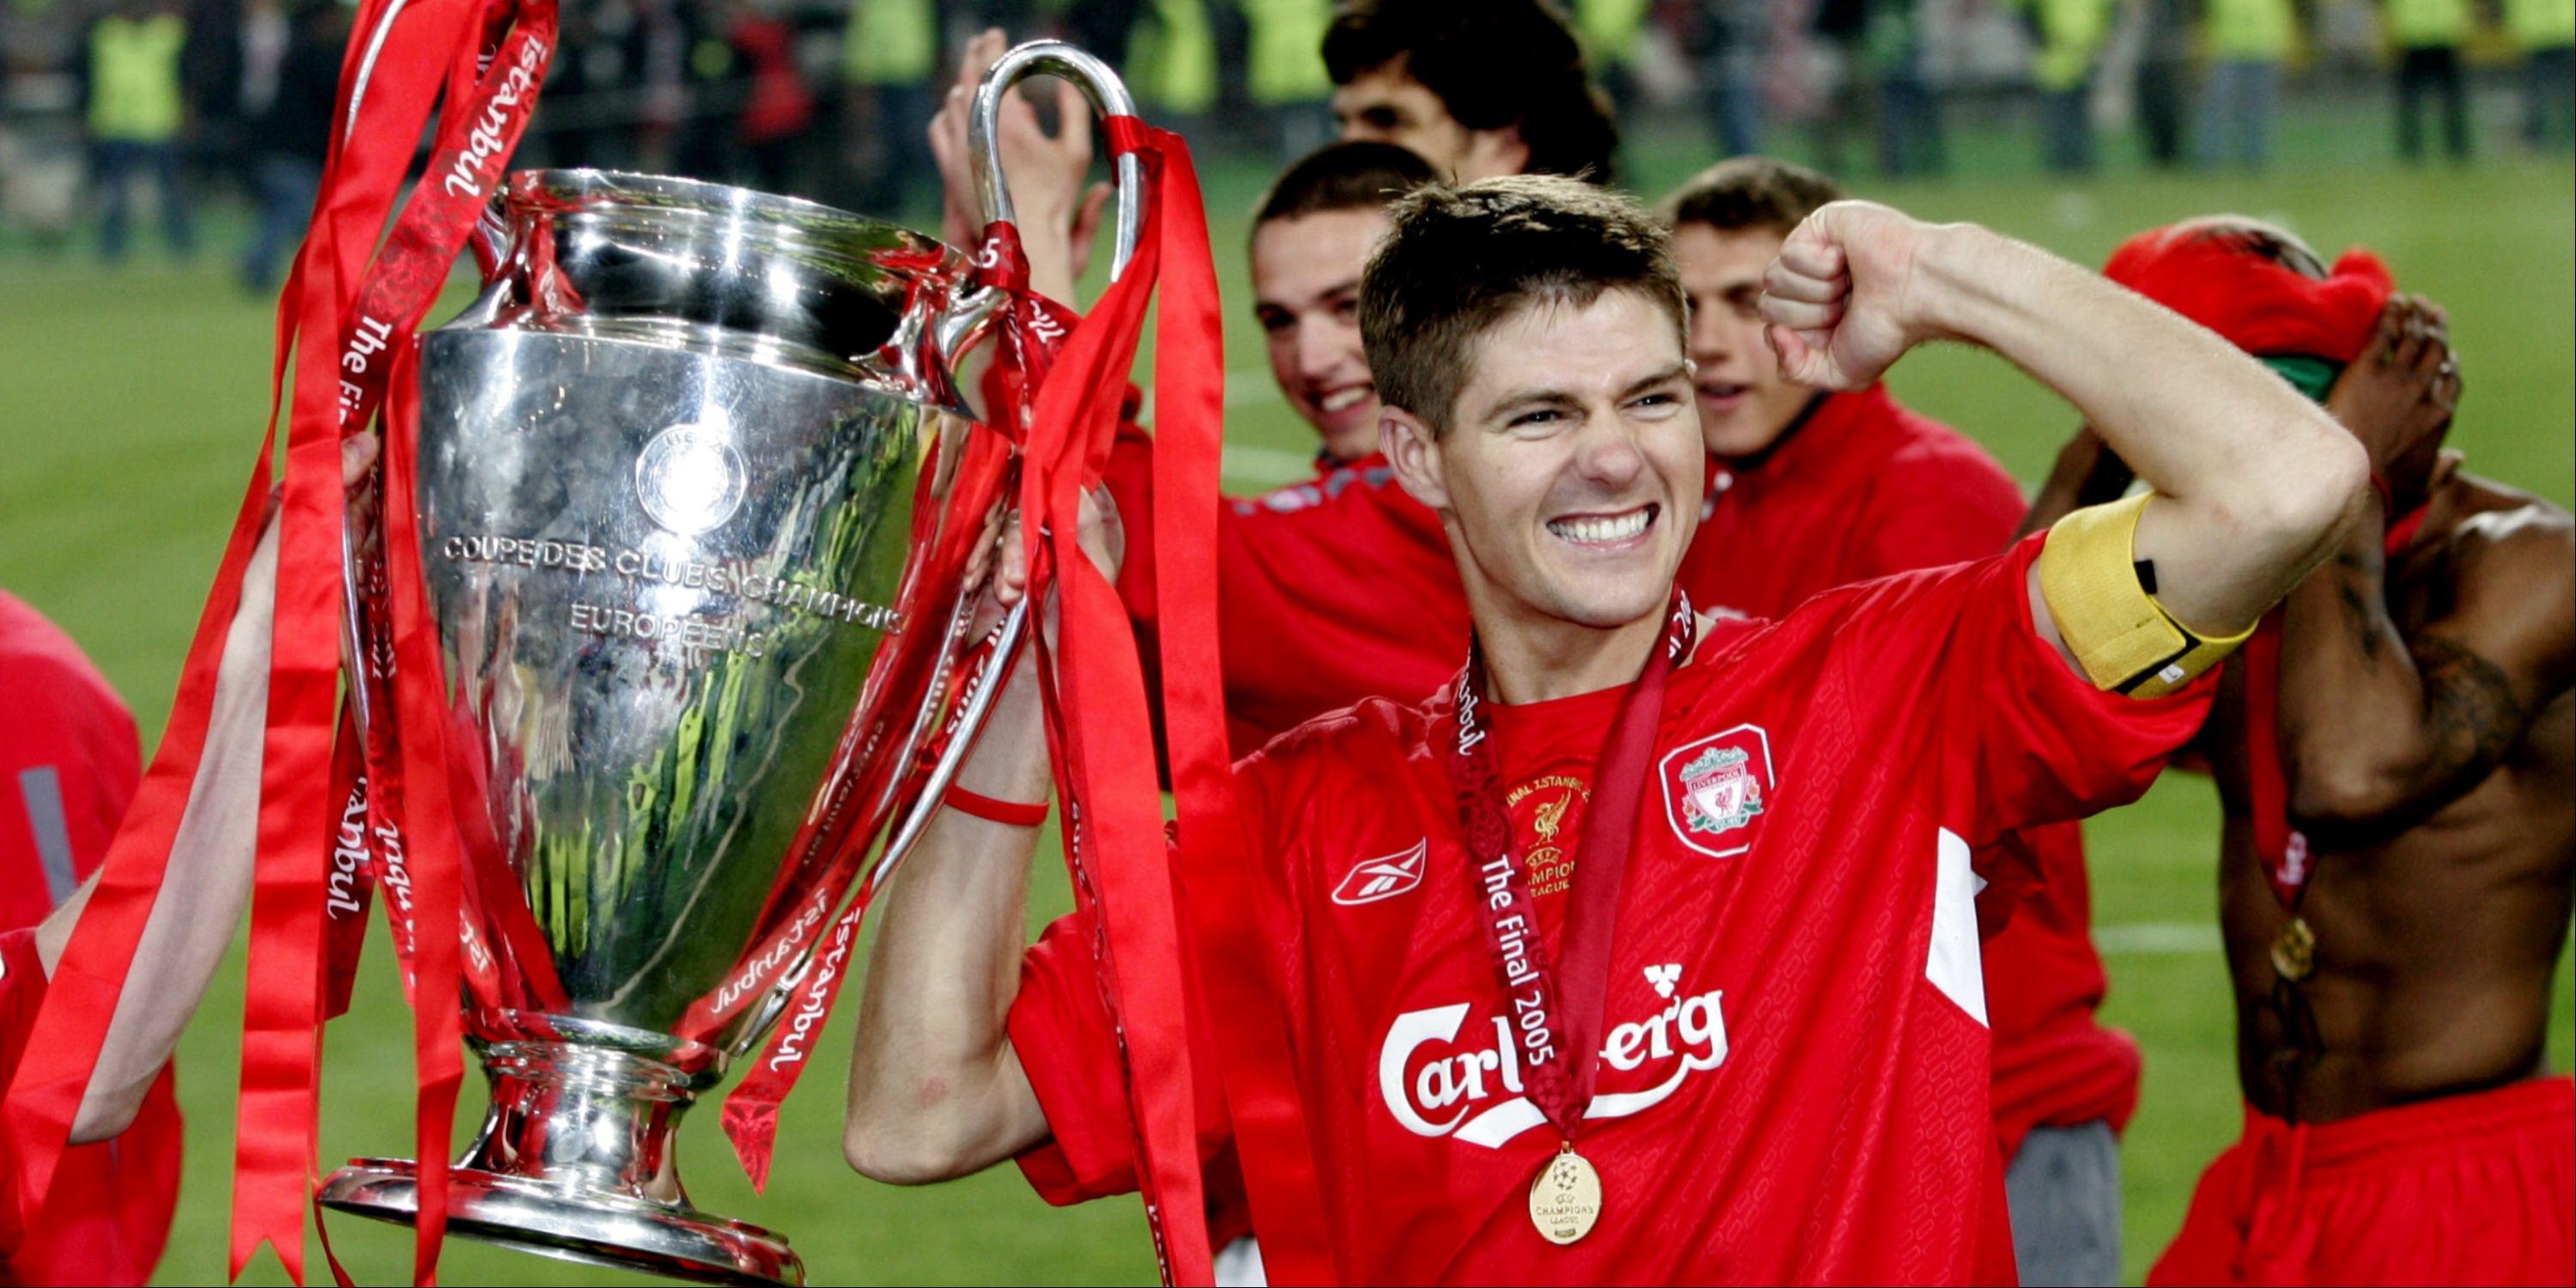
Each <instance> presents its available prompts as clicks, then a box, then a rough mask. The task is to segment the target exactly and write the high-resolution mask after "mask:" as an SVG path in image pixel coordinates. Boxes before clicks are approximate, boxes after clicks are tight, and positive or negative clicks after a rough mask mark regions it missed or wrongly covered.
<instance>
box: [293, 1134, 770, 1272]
mask: <svg viewBox="0 0 2576 1288" xmlns="http://www.w3.org/2000/svg"><path fill="white" fill-rule="evenodd" d="M320 1199H321V1202H322V1204H323V1206H325V1207H329V1208H332V1209H334V1210H336V1211H341V1212H347V1213H350V1214H352V1215H355V1216H363V1217H369V1218H372V1219H374V1220H378V1221H390V1222H393V1223H394V1224H396V1225H410V1224H412V1223H413V1221H414V1220H415V1219H416V1218H417V1217H418V1216H419V1215H420V1177H419V1172H418V1165H417V1164H415V1163H414V1162H413V1161H412V1160H410V1159H408V1158H353V1159H351V1160H349V1165H348V1166H347V1167H343V1168H341V1169H340V1170H338V1171H336V1172H333V1173H332V1174H331V1179H330V1180H328V1181H325V1182H323V1185H322V1192H321V1195H320ZM447 1228H448V1229H450V1230H453V1231H455V1232H456V1233H458V1234H461V1235H463V1236H465V1237H467V1238H469V1239H479V1240H482V1241H484V1242H487V1243H497V1244H501V1245H503V1246H506V1247H510V1248H515V1249H518V1250H519V1251H522V1252H533V1253H536V1254H538V1255H540V1256H547V1257H554V1258H558V1259H560V1260H564V1261H578V1262H582V1263H584V1264H587V1265H594V1266H612V1267H615V1268H617V1269H621V1270H634V1271H640V1272H642V1273H644V1274H648V1275H660V1276H663V1277H664V1278H669V1279H686V1280H690V1281H692V1282H696V1283H712V1284H782V1285H791V1286H794V1288H802V1285H803V1284H804V1282H805V1263H804V1261H803V1260H802V1259H801V1258H799V1257H798V1256H797V1255H796V1253H795V1250H794V1249H791V1248H789V1247H788V1246H787V1240H785V1239H783V1238H781V1237H779V1236H778V1235H775V1234H771V1233H770V1232H769V1231H767V1230H763V1229H761V1228H760V1227H759V1226H756V1225H745V1224H744V1223H742V1222H740V1221H731V1220H727V1219H725V1218H723V1217H719V1216H710V1215H708V1214H706V1213H704V1212H698V1211H695V1210H692V1209H690V1208H686V1207H677V1206H665V1205H662V1204H659V1203H644V1202H637V1201H635V1200H632V1199H624V1198H618V1197H615V1196H608V1195H597V1194H584V1193H580V1192H578V1191H572V1190H567V1189H564V1188H561V1187H558V1186H553V1185H546V1184H541V1183H538V1182H534V1181H529V1180H524V1179H521V1178H518V1177H512V1176H502V1175H499V1174H497V1173H494V1172H487V1171H484V1170H482V1169H481V1168H475V1167H457V1168H452V1169H450V1170H449V1172H448V1181H447Z"/></svg>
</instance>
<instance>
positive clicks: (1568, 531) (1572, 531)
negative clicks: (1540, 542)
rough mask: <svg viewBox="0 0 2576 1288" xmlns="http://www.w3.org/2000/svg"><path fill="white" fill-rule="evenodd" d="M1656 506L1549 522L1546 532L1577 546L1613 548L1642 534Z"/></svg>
mask: <svg viewBox="0 0 2576 1288" xmlns="http://www.w3.org/2000/svg"><path fill="white" fill-rule="evenodd" d="M1655 510H1656V507H1655V506H1653V505H1651V504H1649V505H1641V506H1638V507H1637V508H1636V509H1634V510H1629V511H1626V512H1625V513H1621V514H1585V515H1577V516H1574V517H1572V518H1566V519H1550V520H1548V521H1547V530H1548V531H1550V532H1553V533H1555V534H1556V535H1557V536H1558V537H1560V538H1562V539H1564V540H1566V541H1571V542H1573V543H1574V544H1576V545H1578V546H1614V545H1617V544H1619V543H1620V542H1623V541H1630V540H1634V539H1635V538H1637V537H1639V536H1642V535H1644V533H1645V531H1646V527H1647V525H1649V524H1651V523H1653V522H1654V521H1655Z"/></svg>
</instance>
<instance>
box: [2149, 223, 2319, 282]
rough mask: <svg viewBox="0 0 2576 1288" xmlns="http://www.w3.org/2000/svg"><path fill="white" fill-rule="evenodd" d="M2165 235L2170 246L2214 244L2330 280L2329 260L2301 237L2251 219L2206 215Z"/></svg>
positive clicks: (2279, 227) (2308, 275)
mask: <svg viewBox="0 0 2576 1288" xmlns="http://www.w3.org/2000/svg"><path fill="white" fill-rule="evenodd" d="M2164 235H2165V238H2166V240H2167V242H2168V243H2169V244H2170V243H2173V242H2192V241H2214V242H2217V243H2219V244H2220V245H2223V246H2225V247H2227V248H2228V249H2229V250H2232V251H2237V252H2239V253H2241V254H2246V255H2251V256H2253V257H2254V258H2256V259H2260V260H2266V261H2269V262H2271V263H2273V264H2277V265H2279V266H2280V267H2282V268H2286V269H2288V270H2289V271H2291V272H2293V273H2296V274H2298V275H2299V276H2301V277H2305V278H2311V279H2313V280H2316V281H2320V282H2322V281H2324V280H2326V278H2327V276H2328V273H2327V271H2326V261H2325V257H2324V256H2322V255H2319V254H2317V252H2316V249H2315V248H2314V247H2311V246H2309V245H2308V244H2307V243H2306V242H2304V241H2301V240H2299V235H2298V234H2297V233H2294V232H2291V231H2290V230H2289V229H2287V228H2283V227H2282V226H2280V225H2279V224H2276V223H2271V222H2269V221H2266V220H2261V219H2256V218H2254V217H2253V216H2251V215H2202V216H2199V217H2198V218H2194V219H2186V220H2183V221H2182V222H2180V223H2177V224H2174V225H2172V226H2171V227H2168V228H2166V229H2165V230H2164Z"/></svg>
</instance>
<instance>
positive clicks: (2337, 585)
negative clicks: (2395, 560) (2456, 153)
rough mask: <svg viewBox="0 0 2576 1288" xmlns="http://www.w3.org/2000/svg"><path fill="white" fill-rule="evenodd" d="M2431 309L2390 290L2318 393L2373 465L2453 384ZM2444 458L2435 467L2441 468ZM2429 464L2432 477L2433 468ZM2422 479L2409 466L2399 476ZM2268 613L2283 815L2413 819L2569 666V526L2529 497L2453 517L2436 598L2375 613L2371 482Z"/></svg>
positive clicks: (2406, 450)
mask: <svg viewBox="0 0 2576 1288" xmlns="http://www.w3.org/2000/svg"><path fill="white" fill-rule="evenodd" d="M2443 321H2444V319H2443V318H2442V316H2441V313H2440V310H2438V309H2431V308H2427V307H2423V306H2421V305H2419V304H2418V302H2415V301H2409V300H2400V301H2395V302H2392V304H2391V306H2390V309H2389V312H2388V314H2387V315H2386V316H2385V317H2383V318H2382V320H2381V325H2380V331H2379V334H2378V335H2377V336H2376V337H2374V339H2373V340H2372V344H2371V348H2370V350H2369V352H2367V353H2365V354H2363V355H2362V358H2361V360H2360V361H2358V362H2355V363H2354V364H2353V365H2352V366H2351V367H2349V368H2347V369H2346V370H2345V372H2344V374H2343V376H2342V378H2341V379H2339V380H2338V381H2336V383H2335V388H2334V392H2333V394H2332V395H2331V396H2330V397H2329V398H2328V400H2327V403H2326V406H2327V408H2328V410H2330V411H2332V412H2334V413H2335V416H2336V418H2337V419H2338V420H2340V421H2341V422H2342V423H2343V424H2344V425H2345V427H2346V428H2348V429H2350V430H2351V431H2352V433H2353V436H2354V437H2355V438H2356V439H2357V440H2359V441H2360V442H2361V444H2362V445H2363V447H2364V448H2365V449H2367V450H2368V451H2369V452H2370V455H2371V464H2372V467H2373V469H2374V470H2375V471H2376V472H2377V473H2378V474H2379V475H2380V476H2382V477H2390V476H2392V475H2395V476H2397V477H2398V478H2399V479H2401V480H2402V479H2403V476H2404V473H2405V464H2404V463H2405V462H2408V461H2410V460H2420V459H2422V457H2423V456H2424V452H2423V451H2422V450H2420V445H2423V444H2426V443H2427V442H2428V441H2429V440H2430V438H2431V436H2432V435H2433V434H2435V433H2437V432H2438V431H2439V430H2440V429H2441V428H2442V427H2443V426H2444V425H2446V424H2447V423H2448V421H2449V420H2450V414H2451V407H2452V404H2453V402H2454V401H2455V399H2456V398H2457V390H2458V385H2457V383H2456V377H2455V376H2454V375H2453V373H2454V372H2455V371H2456V367H2454V366H2453V365H2452V364H2451V363H2450V361H2449V356H2450V355H2449V346H2448V343H2447V340H2446V338H2445V328H2444V326H2443ZM2451 467H2452V462H2451V461H2449V460H2445V461H2444V462H2443V463H2442V464H2441V465H2439V466H2437V467H2436V469H2437V471H2441V472H2447V471H2448V470H2449V469H2450V468H2451ZM2437 477H2438V475H2437ZM2411 482H2414V483H2415V484H2416V487H2413V488H2408V489H2407V490H2408V491H2415V490H2420V489H2421V482H2422V481H2421V480H2420V479H2419V480H2412V481H2411ZM2364 506H2365V508H2364V510H2363V518H2362V521H2361V522H2360V523H2358V524H2356V525H2354V527H2353V529H2352V530H2351V531H2350V532H2349V533H2347V534H2346V535H2345V537H2344V539H2343V542H2342V545H2341V546H2340V548H2338V549H2337V550H2336V551H2335V553H2334V555H2333V557H2332V558H2331V559H2330V560H2328V561H2327V563H2326V565H2325V566H2324V567H2322V568H2319V569H2318V570H2317V571H2316V572H2315V573H2314V574H2313V575H2311V576H2310V577H2309V578H2308V579H2307V580H2306V581H2304V582H2301V583H2300V584H2299V587H2298V589H2297V590H2294V591H2292V592H2291V593H2290V597H2289V600H2288V602H2287V605H2286V607H2285V611H2284V612H2283V614H2282V619H2283V621H2282V638H2281V673H2282V676H2283V682H2282V685H2281V707H2280V738H2281V755H2282V761H2283V769H2284V771H2285V773H2286V776H2287V777H2288V780H2289V788H2290V801H2289V804H2290V814H2291V816H2292V819H2293V821H2295V822H2296V823H2297V824H2298V826H2299V827H2300V828H2301V830H2303V831H2305V832H2307V833H2308V834H2309V835H2310V836H2312V837H2314V838H2316V839H2317V840H2318V841H2319V842H2321V843H2324V844H2327V845H2329V846H2332V847H2335V848H2348V847H2351V846H2354V845H2364V844H2368V843H2370V842H2371V841H2373V840H2375V839H2378V838H2380V837H2383V836H2385V835H2387V834H2389V833H2392V832H2395V831H2399V830H2402V829H2404V828H2407V827H2411V826H2413V825H2415V824H2416V823H2418V822H2421V821H2422V820H2423V819H2424V818H2425V817H2426V816H2427V815H2430V814H2431V813H2433V812H2434V811H2435V810H2438V809H2440V808H2441V807H2443V806H2444V805H2447V804H2449V803H2450V802H2451V801H2453V800H2455V799H2457V798H2458V797H2459V796H2460V794H2461V793H2463V792H2466V791H2468V790H2469V789H2470V788H2472V787H2474V786H2476V785H2477V784H2478V783H2479V782H2480V781H2481V780H2483V779H2484V778H2485V777H2486V775H2487V774H2488V772H2489V771H2491V770H2493V769H2494V768H2495V766H2496V764H2497V762H2499V761H2501V760H2502V759H2503V758H2504V757H2505V756H2506V754H2507V753H2509V752H2511V751H2512V749H2513V748H2514V747H2515V746H2516V745H2518V744H2520V743H2521V741H2522V738H2523V735H2524V733H2525V732H2526V731H2527V730H2528V729H2529V728H2530V727H2531V722H2532V720H2533V719H2534V718H2536V717H2537V716H2538V715H2539V713H2540V711H2541V709H2542V708H2543V707H2545V706H2547V705H2548V703H2549V700H2550V699H2551V698H2552V697H2554V696H2556V695H2557V694H2558V693H2560V692H2562V691H2564V690H2565V689H2566V688H2567V687H2568V685H2569V684H2570V683H2571V681H2576V529H2571V527H2570V525H2569V523H2568V520H2567V516H2566V515H2564V514H2563V513H2559V512H2556V511H2552V510H2546V509H2542V508H2539V507H2533V508H2531V509H2527V510H2519V511H2500V512H2495V513H2490V514H2486V515H2481V516H2475V517H2472V518H2471V519H2469V520H2468V521H2467V522H2466V523H2465V524H2464V525H2463V526H2462V529H2461V531H2460V532H2459V533H2458V534H2457V535H2456V536H2455V537H2453V538H2452V541H2453V552H2452V556H2451V558H2452V560H2453V563H2452V567H2451V573H2450V576H2449V577H2448V579H2447V581H2448V585H2449V586H2450V589H2451V595H2450V603H2449V604H2448V606H2447V611H2445V612H2443V613H2442V614H2441V615H2440V616H2439V617H2436V618H2435V619H2434V620H2432V621H2430V622H2427V623H2426V624H2424V625H2423V626H2422V627H2421V628H2419V629H2418V630H2416V631H2415V632H2414V634H2413V637H2412V638H2408V637H2407V636H2405V635H2403V634H2401V633H2400V632H2399V631H2398V629H2397V626H2396V624H2395V623H2394V622H2393V621H2391V620H2390V618H2389V612H2388V594H2387V581H2386V534H2387V531H2388V524H2389V520H2390V518H2391V516H2390V515H2388V514H2387V513H2385V505H2384V503H2383V502H2382V501H2381V499H2380V498H2379V497H2378V496H2377V495H2376V494H2375V493H2374V494H2372V495H2369V496H2367V497H2366V498H2365V501H2364Z"/></svg>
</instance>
